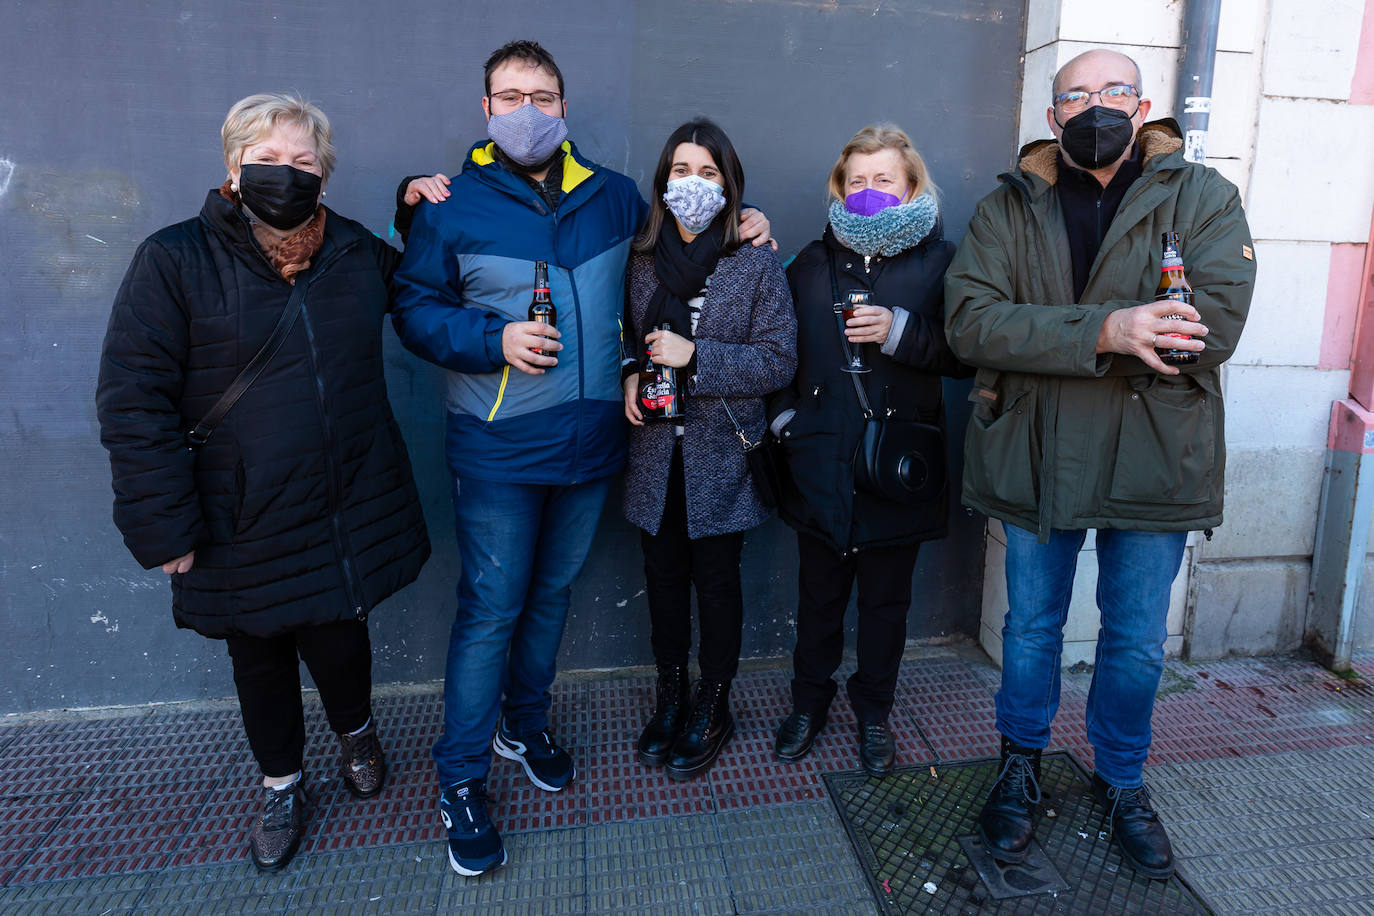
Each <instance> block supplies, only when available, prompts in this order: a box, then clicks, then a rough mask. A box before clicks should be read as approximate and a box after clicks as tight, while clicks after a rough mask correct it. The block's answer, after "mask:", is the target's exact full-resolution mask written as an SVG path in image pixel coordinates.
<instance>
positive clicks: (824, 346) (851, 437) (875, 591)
mask: <svg viewBox="0 0 1374 916" xmlns="http://www.w3.org/2000/svg"><path fill="white" fill-rule="evenodd" d="M828 189H829V192H830V211H829V224H828V225H827V226H826V229H825V233H824V235H823V237H822V238H820V239H819V240H817V241H814V242H812V243H811V244H809V245H807V246H806V247H805V248H803V249H802V250H801V252H800V253H799V254H798V255H797V257H796V258H795V259H794V260H793V261H792V263H791V264H790V265H789V267H788V269H787V279H788V282H789V284H790V285H791V287H792V295H793V299H794V301H795V304H796V311H797V374H796V377H795V378H794V380H793V382H792V384H791V385H790V386H789V387H787V388H785V389H783V390H782V391H779V392H777V393H776V394H775V395H773V397H772V398H770V399H769V405H768V417H769V425H770V428H771V429H772V431H773V433H774V434H775V435H777V436H778V437H779V438H780V439H781V440H782V443H783V446H784V450H785V452H786V454H787V464H788V468H789V470H790V477H791V479H790V480H789V481H787V482H786V483H785V486H784V491H783V497H782V502H781V505H780V506H779V512H780V514H781V515H782V518H783V520H784V521H786V522H787V523H788V524H789V525H791V526H792V527H793V528H794V529H796V532H797V549H798V553H799V555H800V556H799V558H800V563H799V579H798V589H797V591H798V598H797V643H796V648H795V649H794V650H793V655H792V664H793V678H792V713H791V714H790V715H789V716H788V717H787V718H786V719H785V720H784V721H783V722H782V724H781V725H780V726H779V728H778V732H777V737H776V741H775V743H774V753H775V754H776V756H777V757H778V759H779V760H784V761H789V762H790V761H796V760H800V759H801V758H802V757H804V756H806V754H807V753H808V752H809V751H810V750H811V746H812V743H813V742H814V741H815V739H816V736H817V735H818V734H819V733H820V731H821V729H822V728H823V727H824V726H825V723H826V719H827V717H828V715H829V710H830V704H831V700H832V699H833V698H834V696H835V692H836V684H835V681H834V680H833V678H832V675H833V674H834V673H835V669H836V668H838V667H839V664H840V658H841V655H842V653H843V651H844V616H845V609H846V608H847V606H848V604H849V595H850V592H851V590H852V589H853V587H854V583H855V580H856V579H857V581H858V590H859V595H858V611H859V613H858V661H859V667H858V671H857V672H855V674H854V675H853V676H852V677H850V678H849V680H848V682H847V685H846V687H847V692H848V694H849V699H850V703H851V705H852V707H853V710H854V716H855V719H856V720H857V723H858V743H859V759H860V762H861V763H862V765H863V768H864V769H865V770H866V771H867V772H868V773H869V774H870V775H873V776H879V777H881V776H886V775H887V774H888V773H891V772H892V769H893V765H894V761H895V757H896V748H895V744H894V742H893V739H892V733H891V731H890V730H889V728H888V724H887V719H888V713H889V711H890V710H891V708H892V702H893V693H894V691H895V689H896V684H897V671H898V666H899V664H900V662H901V657H902V650H903V648H904V647H905V645H906V618H907V611H908V608H909V606H910V604H911V577H912V572H913V570H914V568H915V565H916V550H917V547H918V545H919V543H920V542H921V541H925V540H930V539H933V538H939V537H943V536H944V534H945V524H946V512H947V502H948V495H947V490H948V487H947V486H946V485H943V484H940V483H935V484H932V486H931V487H930V490H931V492H930V493H929V494H928V496H927V497H925V498H922V499H919V500H918V501H916V502H914V503H911V502H906V503H898V502H896V501H894V500H893V499H892V498H891V497H889V496H887V495H884V494H883V493H881V492H878V491H876V490H871V489H869V488H866V486H865V484H864V482H862V481H861V480H860V481H856V477H855V473H854V462H853V460H852V456H854V455H855V454H856V452H858V450H859V447H860V441H861V439H862V437H863V435H864V427H865V424H866V420H865V402H867V405H868V406H869V408H871V411H872V412H873V414H874V415H875V416H878V417H883V418H887V419H888V420H894V421H916V422H919V423H923V424H928V425H929V426H931V427H935V428H936V429H938V431H939V432H940V436H939V437H938V438H940V439H941V440H942V439H943V429H944V404H943V400H942V397H941V376H942V375H968V374H971V373H969V372H968V371H967V370H965V369H964V367H963V366H962V365H961V364H960V363H959V362H958V361H957V360H956V359H955V358H954V356H953V354H952V353H950V350H949V347H948V345H947V344H946V343H945V335H944V325H943V314H942V312H943V304H944V293H943V290H944V274H945V268H946V267H947V266H948V265H949V262H950V259H951V258H952V257H953V256H954V245H953V244H952V243H950V242H947V241H945V240H944V238H943V236H942V234H941V226H940V211H939V205H938V202H937V198H936V189H935V186H934V184H933V183H932V181H931V180H930V176H929V174H928V173H927V171H926V166H925V163H924V162H923V161H922V159H921V157H920V154H918V153H917V152H916V149H915V147H914V146H913V145H912V143H911V138H910V137H908V136H907V135H906V134H905V133H904V132H903V131H902V130H901V129H899V128H897V127H896V126H894V125H890V124H878V125H872V126H869V127H865V128H864V129H863V130H861V131H859V132H858V133H857V134H855V136H854V138H853V139H851V140H850V141H849V143H847V144H846V145H845V148H844V150H843V152H841V153H840V158H839V160H838V161H837V162H836V163H835V166H834V168H833V169H832V170H831V172H830V181H829V186H828ZM853 290H864V291H867V292H868V293H869V300H870V302H871V303H872V304H871V305H866V306H860V307H858V308H856V309H854V310H853V313H852V315H853V316H852V317H850V318H848V319H847V320H844V323H843V326H842V325H841V324H840V321H841V319H839V318H837V315H836V313H835V310H834V304H835V303H836V302H838V301H841V299H842V298H843V297H844V296H845V294H846V293H847V292H850V291H853ZM841 328H843V330H841ZM842 334H843V338H842V336H841V335H842ZM845 340H847V341H848V345H849V347H851V348H852V347H858V346H862V347H863V348H864V351H865V353H864V357H865V362H866V363H867V365H868V366H869V367H870V369H871V371H869V372H866V373H863V374H850V373H847V372H845V371H844V368H843V367H844V366H845V364H846V362H847V360H846V357H845V349H846V344H845ZM860 388H861V389H862V392H863V394H862V397H861V395H860ZM938 463H942V462H938Z"/></svg>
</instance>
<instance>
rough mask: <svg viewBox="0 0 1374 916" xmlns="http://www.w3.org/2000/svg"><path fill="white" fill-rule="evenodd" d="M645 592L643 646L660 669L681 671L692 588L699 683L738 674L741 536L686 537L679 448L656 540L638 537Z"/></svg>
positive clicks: (689, 631) (688, 649)
mask: <svg viewBox="0 0 1374 916" xmlns="http://www.w3.org/2000/svg"><path fill="white" fill-rule="evenodd" d="M640 543H641V544H642V545H643V547H644V579H645V583H646V584H645V591H646V593H647V594H648V598H649V624H650V635H649V641H650V643H651V645H652V646H653V650H654V662H655V663H657V664H658V666H659V667H660V668H662V667H667V666H670V665H683V666H685V665H686V664H687V656H688V655H689V654H690V653H691V650H692V591H691V590H692V586H695V587H696V590H697V615H698V617H699V623H700V634H699V637H700V645H699V647H698V649H697V661H698V663H699V664H700V665H701V677H702V679H703V680H707V681H729V680H730V679H732V678H733V677H734V676H735V671H736V670H737V669H738V668H739V653H740V643H741V639H742V632H743V629H744V596H743V592H742V590H741V587H740V575H739V557H740V550H741V548H742V547H743V546H744V533H743V532H735V533H732V534H719V535H714V536H712V537H704V538H697V539H695V540H692V539H690V538H688V537H687V490H686V485H685V483H684V480H683V475H682V448H681V447H680V445H679V446H678V447H675V448H674V449H673V462H672V465H671V467H670V468H669V470H668V499H667V502H666V503H665V505H664V507H663V521H662V522H660V523H659V526H658V534H648V533H645V532H640Z"/></svg>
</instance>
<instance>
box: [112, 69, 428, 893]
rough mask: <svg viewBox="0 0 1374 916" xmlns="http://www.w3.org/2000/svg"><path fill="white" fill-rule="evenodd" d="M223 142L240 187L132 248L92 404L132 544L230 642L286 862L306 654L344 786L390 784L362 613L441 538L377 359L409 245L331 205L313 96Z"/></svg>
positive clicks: (255, 850) (272, 107) (207, 632)
mask: <svg viewBox="0 0 1374 916" xmlns="http://www.w3.org/2000/svg"><path fill="white" fill-rule="evenodd" d="M221 136H222V139H223V142H224V162H225V166H226V168H227V170H228V178H227V180H226V181H225V182H224V184H223V185H222V186H220V187H219V188H216V189H214V190H211V191H210V192H209V193H208V195H207V196H206V199H205V203H204V205H203V206H202V208H201V211H200V215H199V216H197V217H195V218H193V219H189V220H187V221H185V222H182V223H178V224H176V225H173V226H168V227H167V228H165V229H162V230H160V231H158V232H156V233H154V234H153V235H152V236H151V237H149V238H148V239H147V240H146V241H145V242H144V243H143V244H142V245H141V246H140V247H139V249H138V251H137V253H136V254H135V255H134V258H133V263H132V264H131V265H130V267H129V270H128V273H127V274H126V275H125V278H124V282H123V284H122V285H121V286H120V289H119V292H118V294H117V296H116V298H115V303H114V308H113V311H112V313H111V315H110V322H109V328H108V330H107V333H106V336H105V344H104V350H103V353H102V356H101V363H100V381H99V387H98V390H97V394H96V405H97V410H98V415H99V419H100V427H101V441H102V443H103V444H104V445H105V447H106V448H107V449H108V450H109V452H110V465H111V469H112V471H113V477H114V494H115V500H114V520H115V523H116V525H117V526H118V527H119V529H120V531H121V532H122V533H123V535H124V541H125V543H126V544H127V545H128V547H129V550H130V551H131V552H132V553H133V555H134V558H135V559H136V560H138V562H139V563H141V564H142V565H143V566H144V568H147V569H152V568H155V567H161V569H162V571H163V572H165V573H167V574H168V575H169V576H170V580H171V591H172V611H173V617H174V619H175V621H176V623H177V625H178V626H180V627H186V628H190V629H192V630H195V631H196V632H198V633H200V634H201V635H203V636H208V637H211V638H215V639H223V640H224V641H225V643H226V645H227V648H228V652H229V656H230V658H231V660H232V664H233V672H234V683H235V686H236V687H237V690H238V696H239V706H240V709H241V712H242V717H243V727H244V730H245V731H246V732H247V736H248V743H249V745H250V747H251V748H252V751H253V755H254V757H255V758H256V760H257V763H258V766H259V767H260V768H261V770H262V774H263V786H264V794H263V807H262V810H261V813H260V814H259V816H258V817H257V818H256V819H255V820H254V823H253V826H252V828H251V831H250V834H249V846H250V850H251V854H252V858H253V861H254V863H255V864H256V865H257V866H258V867H259V868H261V869H264V870H275V869H279V868H281V867H283V866H285V865H286V863H287V862H288V861H290V859H291V857H292V855H294V853H295V851H296V848H297V846H298V845H299V842H300V838H301V834H302V832H303V829H304V825H305V822H306V806H307V804H308V799H307V796H306V794H305V791H304V780H303V778H302V761H303V756H304V746H305V727H304V717H303V712H302V707H301V681H300V671H299V662H300V661H304V662H305V664H306V667H307V668H309V670H310V674H311V676H312V677H313V678H314V681H315V686H316V687H318V688H319V692H320V700H321V702H322V703H323V705H324V710H325V714H326V716H327V718H328V720H329V725H330V728H331V729H333V731H334V732H336V733H337V735H338V740H339V748H340V762H339V773H340V775H341V777H342V780H343V784H344V786H345V787H346V788H347V789H348V790H349V791H351V792H352V793H353V794H354V795H357V796H359V797H363V798H367V797H370V796H373V795H375V794H377V792H379V791H380V790H381V789H382V785H383V782H384V781H385V778H386V762H385V758H384V756H383V752H382V747H381V744H380V741H379V733H378V727H377V723H376V722H375V721H374V719H373V715H372V708H371V691H372V678H371V669H372V649H371V644H370V642H369V638H368V630H367V617H368V614H369V612H371V611H372V609H373V608H374V607H376V606H377V604H378V603H379V602H381V601H382V600H383V599H384V598H386V597H387V596H388V595H391V594H392V593H394V592H395V591H397V590H398V589H400V588H402V587H403V586H405V585H406V584H407V583H409V582H411V581H412V580H413V579H414V578H415V577H416V575H417V574H418V573H419V571H420V567H421V566H422V565H423V564H424V562H425V560H426V558H427V557H428V556H429V539H428V536H427V534H426V531H425V523H424V516H423V514H422V513H421V510H420V501H419V498H418V495H417V493H416V489H415V483H414V481H413V479H412V476H411V468H410V461H409V458H408V456H407V453H406V446H405V442H404V441H403V440H402V438H401V434H400V430H399V429H398V428H397V425H396V421H395V419H394V417H393V416H392V412H391V407H390V405H389V404H388V402H387V391H386V380H385V378H384V377H383V371H382V368H383V363H382V336H381V328H382V320H383V316H384V314H385V313H386V311H387V309H388V307H389V295H388V288H389V285H390V280H391V275H392V272H393V271H394V270H395V268H396V265H397V263H398V261H399V260H400V255H399V254H398V253H397V252H396V251H395V250H394V249H392V248H391V247H389V246H388V245H386V244H385V243H383V242H382V241H381V240H380V239H378V238H377V237H376V236H375V235H373V234H372V233H371V232H369V231H368V230H367V229H366V228H364V227H363V226H361V225H360V224H358V223H355V222H353V221H352V220H349V219H346V218H345V217H342V216H340V215H339V214H337V213H335V212H334V211H332V210H330V209H328V208H326V207H324V206H323V205H322V204H321V203H320V200H321V198H322V197H323V196H324V191H323V188H324V185H325V183H326V182H327V181H328V180H329V177H330V174H331V173H332V172H333V170H334V164H335V153H334V146H333V143H332V142H331V139H332V135H331V130H330V126H329V121H328V119H327V118H326V117H325V115H324V113H323V112H322V111H320V109H319V108H317V107H315V106H314V105H312V104H310V103H309V102H307V101H305V100H304V99H303V98H301V97H299V96H297V95H293V94H284V93H270V94H261V95H252V96H249V97H248V98H245V99H243V100H241V101H239V102H238V103H236V104H235V105H234V106H233V108H231V109H230V111H229V114H228V117H227V118H225V121H224V126H223V128H222V130H221ZM426 181H430V180H426ZM429 187H430V186H429V185H426V186H425V190H429ZM417 188H418V186H417Z"/></svg>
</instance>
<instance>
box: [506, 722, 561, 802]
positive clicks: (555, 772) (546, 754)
mask: <svg viewBox="0 0 1374 916" xmlns="http://www.w3.org/2000/svg"><path fill="white" fill-rule="evenodd" d="M491 747H492V750H494V751H496V753H498V754H500V755H501V756H502V757H505V758H506V759H507V760H518V761H520V765H521V766H522V767H524V768H525V775H526V776H528V777H529V778H530V782H532V783H534V784H535V785H536V786H538V787H539V788H541V789H543V790H544V791H545V792H557V791H559V790H560V789H562V788H564V787H565V786H566V785H567V784H568V783H570V782H572V779H573V776H574V775H575V774H576V771H575V770H574V769H573V762H572V757H570V756H568V752H567V751H565V750H563V748H561V747H559V746H558V745H557V744H554V742H553V739H552V738H550V737H549V733H548V732H546V731H544V732H535V733H534V734H533V735H522V736H520V737H518V738H517V737H516V736H515V735H512V734H511V733H510V732H509V731H508V730H507V729H506V720H505V718H504V717H502V719H501V724H500V726H499V727H498V728H497V729H496V737H495V738H493V739H492V741H491Z"/></svg>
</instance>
